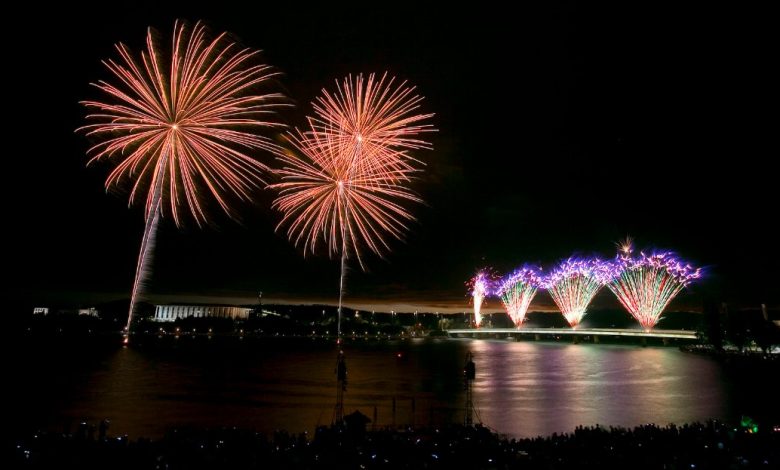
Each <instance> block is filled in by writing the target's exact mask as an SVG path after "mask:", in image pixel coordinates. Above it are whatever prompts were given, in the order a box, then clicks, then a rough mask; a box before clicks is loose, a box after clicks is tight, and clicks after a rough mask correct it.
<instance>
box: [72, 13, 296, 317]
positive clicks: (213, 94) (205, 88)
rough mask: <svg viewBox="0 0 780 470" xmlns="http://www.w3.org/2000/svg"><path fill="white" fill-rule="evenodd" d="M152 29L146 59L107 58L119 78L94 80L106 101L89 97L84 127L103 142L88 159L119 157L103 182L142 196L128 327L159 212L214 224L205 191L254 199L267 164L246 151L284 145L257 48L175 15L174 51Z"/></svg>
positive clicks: (276, 98)
mask: <svg viewBox="0 0 780 470" xmlns="http://www.w3.org/2000/svg"><path fill="white" fill-rule="evenodd" d="M154 36H155V35H154V34H153V33H152V31H151V30H149V32H148V34H147V39H146V46H147V50H146V51H145V52H143V53H141V55H140V56H138V57H134V54H132V53H131V51H130V50H129V49H128V48H127V47H126V46H125V45H124V44H118V45H117V46H116V49H117V51H118V53H119V59H117V60H113V59H111V60H108V61H105V62H104V64H105V65H106V67H107V68H108V69H109V71H110V72H111V74H113V76H114V77H113V78H114V80H115V81H114V83H113V84H111V83H108V82H105V81H100V82H98V83H96V84H95V86H96V87H97V88H98V89H99V90H100V91H102V92H103V93H105V95H106V99H105V101H85V102H83V104H84V105H85V106H86V107H87V108H88V109H89V110H90V114H89V115H88V116H87V119H88V120H89V121H90V124H88V125H86V126H84V127H82V128H81V129H80V130H81V131H83V132H84V133H86V134H87V135H88V136H90V137H92V138H94V139H96V140H97V141H98V143H97V144H96V145H94V146H93V147H92V148H90V149H89V153H90V154H92V159H91V160H90V162H93V161H97V160H104V159H105V160H115V161H116V162H117V164H116V166H115V168H114V169H113V171H111V173H110V174H109V176H108V178H107V180H106V188H109V187H113V186H120V185H123V184H127V185H128V186H130V188H131V192H130V202H131V203H133V202H135V200H136V199H137V197H138V196H139V195H141V196H143V195H144V194H145V199H146V228H145V230H144V235H143V239H142V244H141V250H140V254H139V258H138V266H137V268H136V277H135V282H134V285H133V294H132V297H131V303H130V314H129V316H128V323H127V325H128V328H129V327H130V323H131V321H132V317H133V309H134V307H135V304H136V300H137V298H138V296H139V294H140V290H141V286H142V281H143V276H144V273H145V272H146V271H147V264H148V261H149V258H150V251H151V247H152V246H153V244H154V236H155V231H156V227H157V222H158V219H159V217H160V216H161V215H162V214H163V213H164V212H165V211H166V210H169V211H170V215H171V216H172V217H173V219H174V222H175V223H176V225H180V224H181V222H182V217H183V216H184V215H185V214H189V215H191V216H192V217H193V218H194V220H195V221H196V223H197V224H198V225H202V224H204V223H206V222H207V221H208V218H207V215H206V211H205V208H204V204H205V200H206V198H209V197H210V198H212V199H213V200H216V202H217V203H218V205H219V206H220V207H221V208H222V210H224V211H225V212H226V213H228V214H229V215H230V214H231V208H230V202H229V197H231V196H232V197H236V198H239V199H244V200H251V197H252V194H251V193H252V191H253V190H254V189H255V188H256V187H258V186H259V185H260V184H262V182H261V180H260V174H261V173H262V172H263V171H264V170H266V169H267V167H266V166H265V165H263V164H262V163H260V162H258V161H257V160H255V159H254V158H252V157H250V156H249V155H248V154H247V153H246V152H248V151H250V150H255V149H260V150H267V151H271V152H275V153H277V152H278V147H277V146H276V145H275V144H274V143H273V142H272V141H271V140H270V139H268V138H266V137H264V136H262V135H260V134H259V131H261V130H266V129H269V128H275V127H280V125H279V124H278V122H275V121H274V120H273V119H272V114H273V111H274V110H275V109H276V108H277V107H278V106H280V103H281V99H282V96H281V95H279V94H276V93H266V94H261V93H258V92H256V91H255V90H256V88H257V87H258V86H259V85H261V84H263V83H265V82H268V81H270V80H271V79H272V78H273V77H274V75H275V73H274V72H273V71H272V70H271V69H270V68H269V67H268V66H267V65H263V64H256V63H254V62H255V61H256V53H255V52H253V51H250V50H248V49H243V48H240V47H238V46H237V45H236V44H234V43H232V42H231V41H230V40H228V39H227V37H226V35H225V34H224V33H223V34H221V35H219V36H217V37H216V38H215V39H213V40H209V39H207V34H206V30H205V28H204V27H203V25H201V24H200V23H197V24H195V26H194V27H192V28H187V27H186V26H185V25H184V24H183V23H179V22H177V23H176V25H175V26H174V32H173V38H172V41H171V46H172V47H171V49H170V50H164V48H161V47H159V45H158V44H157V43H156V42H155V40H154Z"/></svg>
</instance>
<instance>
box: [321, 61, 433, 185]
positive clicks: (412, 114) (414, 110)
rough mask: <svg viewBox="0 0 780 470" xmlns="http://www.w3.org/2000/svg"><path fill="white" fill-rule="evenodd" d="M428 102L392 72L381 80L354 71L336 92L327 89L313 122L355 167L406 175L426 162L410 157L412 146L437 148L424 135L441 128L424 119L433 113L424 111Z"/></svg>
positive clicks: (416, 147) (329, 143) (337, 87)
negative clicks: (417, 165)
mask: <svg viewBox="0 0 780 470" xmlns="http://www.w3.org/2000/svg"><path fill="white" fill-rule="evenodd" d="M422 100H423V98H422V97H421V96H419V95H417V94H415V88H414V87H412V86H409V85H407V83H406V82H401V83H399V84H396V80H395V77H389V78H388V75H387V73H385V74H383V75H382V76H381V77H380V78H379V79H377V78H376V75H375V74H370V75H369V76H368V79H364V78H363V75H362V74H359V75H357V77H355V78H353V77H352V76H351V75H350V76H348V77H346V78H345V79H344V80H343V81H342V82H341V83H339V82H338V81H337V82H336V90H335V92H332V93H331V92H329V91H328V90H325V89H323V90H322V96H320V97H319V98H317V101H316V102H315V103H313V106H314V112H315V114H316V117H314V118H312V119H310V124H311V126H312V128H313V129H314V130H315V131H317V132H323V133H326V134H328V135H330V138H329V139H328V142H327V144H328V145H331V146H335V147H337V148H338V150H337V152H338V153H339V154H341V155H342V156H343V157H344V158H349V159H352V160H353V164H354V165H355V166H377V167H380V168H382V169H383V171H389V170H392V171H400V173H401V174H405V173H407V172H409V171H412V170H414V168H415V165H416V164H418V163H420V162H419V161H418V160H416V159H414V158H413V157H412V156H410V154H409V153H408V152H409V151H410V150H419V149H429V150H430V149H431V148H432V146H431V144H430V143H429V142H428V141H426V140H423V139H422V138H420V137H419V136H420V134H424V133H427V132H434V131H435V129H434V128H433V127H432V126H431V125H430V124H426V123H425V122H424V121H426V120H428V119H430V118H431V117H433V114H421V113H419V112H418V110H419V107H420V102H421V101H422ZM355 153H358V154H359V155H357V156H355V155H353V154H355Z"/></svg>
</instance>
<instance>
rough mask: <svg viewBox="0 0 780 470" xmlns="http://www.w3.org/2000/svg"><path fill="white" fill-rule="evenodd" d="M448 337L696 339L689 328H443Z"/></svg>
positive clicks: (693, 332)
mask: <svg viewBox="0 0 780 470" xmlns="http://www.w3.org/2000/svg"><path fill="white" fill-rule="evenodd" d="M445 332H446V333H447V335H448V336H450V337H480V336H484V335H506V336H527V335H534V336H535V337H536V336H537V335H538V336H542V335H544V336H573V337H576V336H593V337H594V338H597V337H599V336H612V337H621V336H622V337H634V338H660V339H664V340H669V339H682V340H696V339H697V338H696V332H695V331H690V330H650V331H645V330H639V329H623V328H577V329H572V328H463V329H452V330H445ZM537 339H538V338H537Z"/></svg>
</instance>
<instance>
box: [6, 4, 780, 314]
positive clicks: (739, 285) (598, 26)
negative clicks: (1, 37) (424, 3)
mask: <svg viewBox="0 0 780 470" xmlns="http://www.w3.org/2000/svg"><path fill="white" fill-rule="evenodd" d="M547 3H548V2H543V4H545V5H546V4H547ZM112 5H113V6H105V5H104V6H103V7H101V9H100V10H94V9H87V8H79V7H71V6H68V7H67V8H64V7H63V9H62V10H56V9H55V10H51V9H49V8H48V7H47V8H45V9H44V8H40V5H37V6H36V5H32V7H34V9H32V7H23V8H28V9H31V11H28V12H27V13H21V14H19V15H18V16H16V17H14V18H8V19H7V20H6V21H7V24H6V25H4V28H5V31H4V34H5V35H7V37H6V40H5V43H6V48H5V51H4V52H5V66H4V70H5V73H4V76H5V80H4V82H5V83H6V87H7V88H6V90H5V93H4V101H5V104H6V106H5V111H6V113H7V115H6V119H10V120H11V121H12V122H13V124H11V125H10V128H9V126H8V125H6V127H5V132H4V134H5V144H6V145H5V146H4V147H5V152H4V153H5V155H4V162H5V165H4V171H3V184H2V185H1V186H2V191H3V200H4V201H6V204H5V209H6V210H5V217H4V223H3V226H4V230H3V232H4V240H8V244H7V245H6V259H8V260H10V262H7V263H4V266H5V270H6V272H7V273H8V276H7V278H10V283H9V284H7V285H6V286H4V288H3V290H4V291H5V290H6V289H7V290H8V292H7V293H4V294H3V295H4V297H5V298H6V299H10V301H11V302H12V303H14V304H18V305H25V306H26V305H31V304H46V303H68V302H70V303H73V304H80V305H88V304H90V303H95V302H100V301H105V300H111V299H119V298H123V297H127V296H128V295H129V291H130V287H131V284H132V277H133V273H134V269H135V263H136V256H137V250H138V246H139V244H140V239H141V234H142V231H143V215H142V210H141V208H138V207H134V208H131V209H129V210H128V208H127V202H126V198H125V197H124V196H123V195H121V194H108V195H107V194H106V193H105V190H104V189H103V180H104V178H105V176H106V174H107V170H108V167H107V166H101V165H97V166H94V167H90V168H86V167H85V163H86V160H87V158H86V155H85V152H86V149H87V147H88V141H87V139H85V138H84V137H83V136H82V135H78V134H75V133H74V130H75V129H76V128H77V127H78V126H79V125H81V124H82V123H83V116H84V114H85V113H84V109H82V107H81V106H80V105H79V104H78V101H79V100H81V99H88V98H97V97H99V96H100V95H99V94H98V92H97V91H96V90H94V89H92V88H91V87H90V86H89V85H88V84H89V82H91V81H96V80H99V79H107V78H109V75H108V73H107V72H106V71H105V70H104V69H103V67H102V66H101V64H100V60H102V59H105V58H108V57H114V53H113V50H112V48H113V44H114V43H116V42H118V41H123V42H125V43H126V44H128V45H129V46H131V48H133V49H134V50H136V51H137V50H139V49H140V47H141V46H142V45H143V41H144V38H145V32H146V27H147V26H153V27H155V28H156V29H158V30H159V31H160V32H161V33H162V34H163V35H164V36H165V37H166V38H168V37H169V35H170V31H171V28H172V26H173V21H174V19H176V18H184V19H188V20H192V21H194V20H198V19H201V20H204V21H206V23H207V24H208V25H209V26H210V28H211V30H212V32H221V31H225V30H227V31H230V32H231V33H232V34H233V35H234V36H235V37H236V38H238V39H239V40H240V41H241V42H242V43H243V44H245V45H247V46H250V47H253V48H259V49H262V50H263V51H264V58H265V60H266V61H267V62H268V63H270V64H272V65H274V66H276V67H277V68H278V69H280V70H281V71H282V72H283V73H284V76H283V78H282V84H283V85H284V87H285V89H286V93H287V94H288V95H289V96H290V97H291V98H292V99H293V100H294V101H295V103H296V104H297V107H296V108H295V109H292V110H290V111H288V112H285V113H284V115H283V119H284V120H285V122H287V123H289V124H290V125H293V126H295V125H297V126H301V125H303V124H304V116H305V115H306V114H309V113H311V107H310V102H311V101H312V100H313V99H314V98H315V97H316V96H317V94H318V93H319V90H320V89H321V88H322V87H328V88H333V83H334V82H333V81H334V79H337V78H341V77H343V76H345V75H346V74H348V73H359V72H364V73H368V72H373V71H376V72H382V71H385V70H387V71H388V72H390V73H391V74H393V75H396V76H398V77H399V78H403V79H406V80H409V81H410V82H411V83H413V84H415V85H416V86H417V87H418V90H419V92H420V93H421V94H422V95H423V96H425V97H426V99H425V101H424V104H423V110H424V111H426V112H434V113H436V116H435V118H434V120H433V123H434V125H435V126H436V127H437V128H438V129H439V131H438V132H437V133H436V134H435V135H433V136H432V141H433V143H434V146H435V150H434V151H432V152H418V153H417V156H419V157H420V158H421V159H422V160H424V161H425V162H426V163H427V167H426V172H425V173H424V175H423V176H422V177H421V178H420V180H419V181H418V182H416V183H415V185H416V186H415V189H416V190H417V191H418V192H419V193H420V194H421V195H422V197H423V198H424V199H425V201H426V205H424V206H418V207H414V208H413V212H414V214H415V215H416V216H417V218H418V223H416V224H415V225H413V227H412V229H411V231H410V233H409V234H408V237H407V239H406V240H405V241H403V242H398V243H395V244H394V245H393V250H392V252H391V253H390V254H389V255H388V256H387V257H386V259H385V260H382V259H379V258H376V257H373V258H370V259H369V262H368V265H367V268H368V271H367V272H365V273H363V272H361V271H360V270H359V269H353V270H352V271H351V272H350V274H349V277H348V281H347V286H348V289H347V297H348V299H349V300H350V301H352V302H353V303H355V304H357V303H361V305H366V304H381V305H382V306H384V307H386V308H396V309H406V308H407V307H408V308H420V309H422V310H426V309H427V310H436V309H439V308H442V307H444V306H450V307H455V306H458V307H459V308H461V309H465V308H467V305H468V301H467V299H466V297H465V291H464V286H463V282H464V281H465V280H466V279H467V278H468V277H470V275H471V274H472V273H473V272H474V271H475V269H477V268H479V267H481V266H483V265H492V266H494V267H496V268H497V269H499V270H501V271H507V270H510V269H512V268H514V267H516V266H518V265H520V264H522V263H524V262H534V263H544V264H545V265H549V264H550V263H552V262H554V261H556V260H558V259H560V258H565V257H567V256H569V255H570V254H572V253H580V254H591V253H602V254H603V255H605V256H610V257H611V256H612V255H613V254H614V252H615V245H614V243H615V242H616V241H618V240H620V239H622V238H624V237H625V236H626V235H627V234H630V235H631V236H633V237H634V238H635V239H636V244H637V246H638V247H640V248H641V247H658V248H666V249H673V250H675V251H677V252H678V253H679V254H680V255H681V256H683V257H685V258H686V259H689V260H691V261H692V262H694V263H696V264H698V265H702V266H705V267H706V272H707V275H706V277H705V279H704V280H703V281H702V282H701V283H700V285H699V286H695V287H694V288H693V289H692V290H691V291H690V292H688V293H687V294H686V295H685V296H683V297H682V298H681V299H680V302H681V305H683V304H684V305H687V306H690V307H691V308H697V307H700V304H701V299H702V298H704V297H709V298H713V299H715V300H718V301H720V300H727V301H729V302H732V303H738V304H740V305H744V306H746V307H750V306H755V305H757V304H760V303H762V302H768V303H770V305H777V304H778V303H779V302H780V295H779V294H778V287H777V286H779V285H780V276H779V275H778V271H777V269H776V268H775V266H777V265H778V263H780V255H778V250H777V240H778V232H777V228H776V225H777V219H778V212H780V211H778V199H779V198H778V192H777V182H778V171H777V169H776V168H777V164H776V160H777V156H778V148H777V139H776V138H775V137H776V133H777V129H776V127H777V123H776V118H772V119H770V118H769V116H770V115H773V113H772V110H773V109H775V106H770V92H769V90H770V89H771V90H775V89H776V84H777V80H776V78H777V77H776V74H775V75H770V70H771V69H774V67H773V66H774V65H775V62H776V57H777V54H776V48H775V49H772V50H771V51H770V44H772V42H773V41H772V40H771V39H770V33H769V32H770V31H771V30H772V29H770V28H769V27H768V20H769V18H768V17H767V16H766V15H762V14H761V12H757V11H753V12H748V11H727V10H718V11H711V10H704V9H694V8H693V7H683V8H682V9H681V7H680V6H679V5H677V6H674V7H668V8H667V7H663V8H661V7H657V8H656V9H655V10H644V9H632V10H625V9H624V8H625V7H619V8H604V9H591V8H592V7H591V6H586V5H578V4H565V5H557V6H551V5H547V6H545V7H544V8H540V9H526V10H525V11H522V12H521V13H511V12H508V11H501V10H500V9H495V8H488V7H487V6H484V7H481V6H479V5H477V4H475V5H473V6H472V7H473V8H474V9H472V10H462V11H461V10H452V9H449V8H446V9H443V10H433V9H431V10H420V9H419V7H412V6H401V5H398V4H396V3H393V4H389V3H387V4H385V3H382V4H379V3H377V4H374V3H366V4H365V5H374V8H375V9H370V10H369V11H361V10H356V9H353V8H347V7H336V6H333V7H331V8H330V9H327V10H326V9H316V10H311V9H306V8H304V7H303V6H295V5H291V6H289V7H288V8H285V7H282V6H280V5H277V6H267V5H265V4H264V2H253V3H252V5H253V6H251V7H250V9H248V8H247V7H246V6H240V5H239V6H229V5H228V3H226V2H216V3H212V6H211V7H209V8H207V9H201V8H195V7H191V6H189V7H174V6H168V7H165V8H162V9H161V8H160V7H159V6H154V7H152V6H147V7H143V6H140V5H141V4H139V3H136V2H132V5H135V6H123V5H122V3H121V2H114V3H113V4H112ZM128 5H130V3H128ZM478 8H481V9H478ZM515 8H516V7H515ZM632 8H633V7H632ZM708 8H714V7H708ZM72 18H76V19H72ZM770 77H774V79H772V80H771V82H772V84H771V87H770ZM772 95H773V96H775V95H776V93H772ZM8 104H10V107H9V106H8ZM263 158H269V157H268V156H263ZM272 197H273V195H272V194H271V193H270V191H265V192H263V193H261V194H259V195H258V198H257V204H256V205H254V206H252V205H247V206H245V207H241V208H240V209H239V210H238V212H239V213H240V214H241V218H242V220H241V223H240V224H237V223H235V222H232V221H230V220H229V219H227V218H226V217H224V216H221V215H220V214H215V217H214V222H215V225H216V226H217V227H216V228H207V229H205V230H199V229H197V228H196V227H194V226H191V227H186V228H184V229H183V230H178V229H176V228H175V227H174V225H173V223H172V221H170V220H166V221H165V222H164V223H162V224H161V229H160V233H159V237H158V244H157V250H156V254H155V258H154V272H153V276H152V278H151V281H150V283H149V293H150V294H152V295H151V297H150V299H151V300H157V301H169V302H174V301H179V302H181V301H200V300H209V301H225V302H232V301H238V302H245V301H249V300H250V299H251V298H253V297H254V296H255V295H256V293H257V292H258V291H263V293H264V297H265V298H267V299H270V300H286V301H293V302H296V301H299V300H305V301H327V302H334V301H335V300H336V299H337V291H338V263H337V262H336V261H332V260H328V259H327V258H326V257H324V256H319V257H308V258H307V259H303V257H302V255H301V252H300V250H297V249H295V248H294V247H293V246H291V245H290V243H288V242H287V240H286V239H285V237H284V235H283V234H282V233H275V232H274V227H275V224H276V223H277V222H278V220H279V214H277V213H274V212H273V211H271V210H270V201H271V200H272ZM9 209H10V210H9ZM353 267H354V266H353ZM215 299H216V300H215ZM220 299H222V300H220ZM539 299H540V304H544V303H545V302H546V303H549V302H550V301H549V299H548V298H547V297H546V295H544V296H540V298H539ZM270 300H269V301H270ZM597 300H598V301H599V302H602V303H604V304H610V302H614V300H612V299H611V296H610V295H609V294H607V293H602V294H601V295H600V297H599V299H597ZM493 306H494V307H495V306H496V305H493ZM378 308H381V307H378Z"/></svg>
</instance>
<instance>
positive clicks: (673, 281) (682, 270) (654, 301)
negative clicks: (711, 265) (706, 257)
mask: <svg viewBox="0 0 780 470" xmlns="http://www.w3.org/2000/svg"><path fill="white" fill-rule="evenodd" d="M614 269H615V273H614V278H613V280H612V281H611V282H610V283H609V284H607V286H609V289H610V290H611V291H612V292H613V293H614V294H615V295H616V296H617V298H618V300H619V301H620V303H621V304H623V306H624V307H625V308H626V310H628V312H629V313H630V314H631V315H632V316H633V317H634V318H636V320H637V321H638V322H639V324H640V325H642V328H644V329H645V330H648V331H649V330H650V329H652V328H653V327H654V326H655V325H656V324H657V323H658V320H660V317H661V313H663V311H664V309H665V308H666V306H667V305H669V302H671V301H672V299H674V298H675V296H677V294H679V293H680V291H681V290H682V289H683V287H685V286H687V285H688V284H690V283H691V282H692V281H693V280H695V279H698V278H699V277H700V276H701V269H694V268H693V267H691V265H690V264H687V263H685V262H684V261H681V260H680V259H678V258H677V257H675V256H674V254H672V253H669V252H661V253H653V254H651V255H645V254H644V253H640V256H639V257H638V258H637V257H632V256H631V254H630V251H629V252H628V253H624V254H621V255H619V256H618V258H617V260H616V262H615V265H614Z"/></svg>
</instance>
